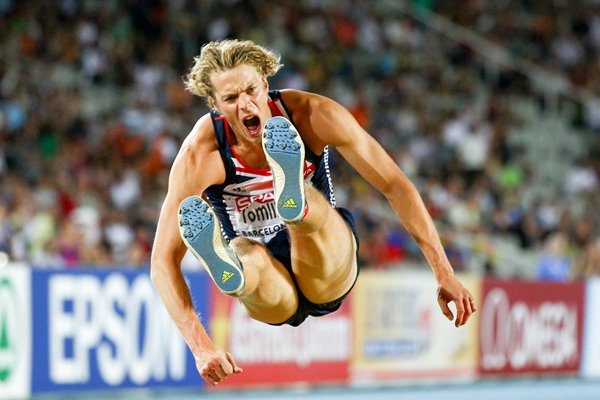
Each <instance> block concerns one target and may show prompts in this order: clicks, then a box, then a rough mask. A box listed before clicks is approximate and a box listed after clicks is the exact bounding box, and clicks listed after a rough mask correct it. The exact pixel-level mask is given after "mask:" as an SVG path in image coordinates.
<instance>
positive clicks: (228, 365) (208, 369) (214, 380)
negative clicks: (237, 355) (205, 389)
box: [195, 349, 242, 386]
mask: <svg viewBox="0 0 600 400" xmlns="http://www.w3.org/2000/svg"><path fill="white" fill-rule="evenodd" d="M195 359H196V368H197V369H198V372H199V373H200V376H201V377H202V378H203V379H204V380H205V381H206V382H208V383H209V384H210V385H213V386H216V385H217V384H218V383H219V382H222V381H223V380H225V378H227V377H228V376H229V375H231V374H239V373H240V372H242V369H241V368H240V367H238V366H237V364H236V363H235V361H234V359H233V356H232V355H231V353H229V352H224V351H223V350H220V349H217V350H215V351H204V352H202V353H200V355H199V356H196V357H195Z"/></svg>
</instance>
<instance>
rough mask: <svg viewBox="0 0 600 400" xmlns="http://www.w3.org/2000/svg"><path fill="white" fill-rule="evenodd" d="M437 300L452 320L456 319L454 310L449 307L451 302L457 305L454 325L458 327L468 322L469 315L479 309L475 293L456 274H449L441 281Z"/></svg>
mask: <svg viewBox="0 0 600 400" xmlns="http://www.w3.org/2000/svg"><path fill="white" fill-rule="evenodd" d="M437 301H438V304H439V306H440V308H441V309H442V313H443V314H444V315H445V316H446V318H448V319H449V320H450V321H452V319H454V315H453V314H452V311H451V310H450V308H449V307H448V304H449V303H450V302H454V304H455V305H456V320H455V321H454V326H456V327H457V328H458V327H459V326H462V325H464V324H466V323H467V321H468V320H469V317H470V316H471V315H472V314H473V313H474V312H475V311H477V306H476V305H475V300H474V299H473V295H472V294H471V293H470V292H469V291H468V290H467V289H465V287H464V286H463V285H462V284H461V283H460V282H459V281H458V279H456V277H455V276H454V275H449V276H447V277H445V278H443V279H441V280H440V282H439V287H438V290H437Z"/></svg>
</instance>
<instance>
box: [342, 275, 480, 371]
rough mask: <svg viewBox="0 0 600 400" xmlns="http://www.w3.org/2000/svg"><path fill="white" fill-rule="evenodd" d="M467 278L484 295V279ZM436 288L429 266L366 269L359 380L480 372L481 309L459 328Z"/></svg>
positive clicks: (358, 329)
mask: <svg viewBox="0 0 600 400" xmlns="http://www.w3.org/2000/svg"><path fill="white" fill-rule="evenodd" d="M461 280H462V281H463V283H464V284H465V285H466V286H467V287H468V288H469V289H470V290H471V292H472V293H473V295H474V296H475V298H476V299H479V296H478V295H479V287H480V281H479V280H478V279H476V278H473V277H467V276H462V277H461ZM436 289H437V285H436V282H435V279H434V278H433V275H432V274H431V273H430V272H429V271H394V272H392V271H368V270H367V271H363V272H361V276H360V279H359V280H358V282H357V284H356V288H355V289H354V293H353V294H354V297H353V308H354V323H355V334H354V360H353V361H354V362H353V378H354V379H355V380H356V381H359V382H360V381H364V382H370V381H380V380H398V379H408V380H411V381H414V380H415V379H443V378H447V379H457V378H462V379H473V378H474V376H475V374H476V367H477V325H478V321H477V318H478V315H477V314H475V315H474V316H473V317H472V319H471V320H470V321H469V323H468V324H467V325H466V326H463V327H461V328H460V329H456V328H455V327H454V324H453V323H452V322H450V321H448V320H447V319H446V318H445V317H444V316H443V315H442V313H441V311H440V308H439V306H438V304H437V296H436Z"/></svg>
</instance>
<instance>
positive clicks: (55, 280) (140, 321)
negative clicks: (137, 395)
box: [32, 269, 210, 393]
mask: <svg viewBox="0 0 600 400" xmlns="http://www.w3.org/2000/svg"><path fill="white" fill-rule="evenodd" d="M186 279H187V281H188V285H189V286H190V287H191V289H192V293H193V294H194V298H195V300H196V311H197V312H198V313H200V315H202V316H203V318H202V319H203V322H204V321H208V318H209V315H208V310H209V309H210V307H209V306H210V304H209V298H210V297H209V295H208V292H209V290H208V286H207V284H208V280H207V278H206V275H205V274H200V273H190V274H187V275H186ZM32 317H33V363H32V391H33V392H34V393H39V392H51V391H52V392H56V391H65V390H67V391H87V390H101V389H115V388H119V389H120V388H136V387H173V386H197V387H200V385H201V384H202V379H201V378H200V376H199V375H198V373H197V371H196V367H195V364H194V359H193V357H192V355H191V353H190V351H189V350H188V348H187V346H186V345H185V342H184V341H183V338H182V337H181V334H180V333H179V331H178V330H177V328H176V326H175V324H174V323H173V322H172V321H171V319H170V317H169V315H168V313H167V311H166V310H165V309H164V306H163V305H162V303H161V301H160V299H159V297H158V294H157V293H156V292H155V290H154V287H153V285H152V282H151V280H150V274H149V271H148V270H138V271H134V270H115V269H109V270H106V269H104V270H90V269H84V270H78V271H42V270H33V274H32Z"/></svg>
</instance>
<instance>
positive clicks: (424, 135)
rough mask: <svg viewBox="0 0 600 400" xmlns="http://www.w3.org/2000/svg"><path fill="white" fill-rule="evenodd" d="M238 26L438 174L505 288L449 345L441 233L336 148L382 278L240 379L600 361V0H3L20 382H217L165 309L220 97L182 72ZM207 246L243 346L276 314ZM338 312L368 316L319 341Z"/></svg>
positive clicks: (285, 73)
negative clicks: (167, 237) (393, 200)
mask: <svg viewBox="0 0 600 400" xmlns="http://www.w3.org/2000/svg"><path fill="white" fill-rule="evenodd" d="M224 38H240V39H252V40H254V41H256V42H257V43H260V44H262V45H264V46H266V47H268V48H271V49H273V50H275V51H276V52H278V53H280V54H281V56H282V61H283V63H284V64H285V66H284V68H283V69H282V70H281V71H280V72H279V73H278V74H277V75H276V76H275V77H273V78H272V79H271V80H270V85H271V88H297V89H302V90H307V91H312V92H316V93H320V94H323V95H326V96H329V97H331V98H333V99H335V100H337V101H338V102H340V103H341V104H343V105H344V106H346V107H347V108H348V109H349V110H350V111H351V112H352V114H353V115H354V116H355V118H356V119H357V120H358V121H359V123H360V124H361V125H362V126H363V127H364V128H365V129H367V130H368V131H369V132H370V133H371V134H372V135H373V136H374V137H375V138H376V139H377V140H378V141H379V142H380V143H381V144H382V145H383V146H384V148H385V149H386V150H387V151H388V152H389V153H390V155H392V157H393V158H394V159H395V160H396V161H397V163H398V165H400V167H401V168H402V170H403V171H404V172H405V173H406V174H407V175H408V176H409V177H410V179H411V180H412V181H413V182H414V183H415V185H416V186H417V188H418V190H419V192H420V193H421V195H422V196H423V198H424V200H425V202H426V204H427V207H428V208H429V211H430V213H431V214H432V216H433V217H434V218H435V221H436V224H437V225H438V228H439V229H440V233H441V235H442V239H443V242H444V246H445V249H446V251H447V254H448V256H449V257H450V259H451V261H452V264H453V266H454V268H455V270H456V271H458V272H459V273H461V276H463V277H464V279H465V282H468V285H467V286H469V288H470V289H472V291H474V292H475V293H477V296H478V298H479V300H478V301H479V304H480V305H481V309H480V312H479V316H478V317H477V318H476V319H475V320H474V321H472V322H471V323H470V327H467V328H465V329H462V330H459V331H456V330H453V331H452V332H451V333H448V335H452V336H451V338H452V340H453V342H456V343H458V344H456V345H455V346H454V345H453V346H449V347H453V348H445V349H442V348H441V347H443V346H442V344H441V343H440V341H443V340H444V335H445V334H446V333H444V332H446V331H445V330H444V329H447V328H439V329H438V324H442V325H439V326H446V325H448V322H444V321H441V322H440V321H439V320H438V315H437V314H439V311H438V310H436V309H435V307H436V305H435V296H434V295H433V293H434V291H435V286H434V285H433V284H434V282H431V281H432V278H431V273H430V272H428V268H429V267H428V266H427V264H426V262H425V260H424V258H423V256H422V255H421V253H420V251H419V249H418V247H417V246H416V244H415V242H414V241H413V240H412V239H411V238H410V236H409V235H407V233H406V231H405V230H404V229H403V228H402V226H401V225H400V224H399V223H398V222H397V219H396V217H395V215H394V213H393V211H392V210H391V208H390V207H389V206H388V204H387V203H386V202H385V199H384V198H383V197H382V196H381V195H379V194H378V193H377V192H376V191H375V190H374V189H373V188H372V187H370V186H369V185H368V184H366V183H365V181H364V180H363V179H362V178H360V177H359V176H358V175H357V174H356V173H355V171H354V170H352V168H351V167H349V166H348V165H347V164H346V163H345V161H344V160H343V159H341V158H340V157H339V156H337V154H336V153H335V152H334V153H333V160H332V164H333V165H332V166H333V168H332V172H333V183H334V188H335V193H336V198H337V202H338V205H340V206H343V207H347V208H349V209H350V210H351V211H352V213H353V214H354V215H355V217H356V218H357V222H358V231H359V236H360V241H361V247H360V263H361V265H362V268H363V271H364V273H361V274H362V275H361V279H359V282H360V284H359V285H358V287H357V290H356V293H355V294H353V298H352V302H351V304H350V305H348V306H347V307H346V310H345V311H343V312H342V313H341V314H340V316H339V317H335V316H332V318H331V319H329V320H327V319H325V320H326V322H323V323H318V322H317V321H315V322H314V324H312V325H310V324H309V328H306V329H304V328H303V329H304V330H300V331H301V332H305V333H302V334H298V333H297V332H296V331H294V330H287V329H282V330H281V332H283V333H277V332H275V331H271V330H269V331H268V332H269V333H268V335H272V342H269V343H263V347H268V346H269V345H272V343H274V342H276V341H277V340H280V341H283V342H282V343H295V344H296V345H297V344H298V343H301V347H300V349H301V350H298V351H300V352H302V351H306V352H307V353H306V354H304V355H300V356H298V355H296V356H293V355H291V356H290V357H291V358H290V360H291V361H290V360H288V361H289V363H291V364H294V365H295V366H294V367H293V368H296V369H293V368H292V369H291V370H290V371H292V372H289V373H286V374H284V373H282V372H281V371H286V370H285V369H281V365H279V364H278V361H277V357H274V358H273V359H269V358H268V356H267V355H264V354H263V355H256V354H254V355H248V357H249V358H248V360H249V361H247V364H249V365H254V364H252V363H253V362H254V363H255V364H256V368H257V371H262V372H263V374H260V373H257V374H254V375H253V374H252V373H248V374H247V375H248V376H249V377H248V378H244V379H245V380H244V381H240V382H237V383H236V382H233V383H232V384H231V388H232V390H234V389H235V390H247V388H253V387H255V386H261V387H262V386H266V387H268V386H275V387H289V385H296V384H300V383H301V384H304V385H308V386H318V385H323V384H325V385H331V384H336V385H342V387H352V385H355V384H360V383H364V384H366V385H371V386H377V385H381V384H386V385H389V384H401V383H403V382H404V383H406V382H408V381H410V382H412V383H414V382H422V381H423V382H424V381H427V382H431V381H434V382H446V381H448V380H449V379H450V380H454V379H456V378H460V379H459V380H460V381H461V382H462V381H464V382H467V383H474V382H480V381H481V380H485V379H488V378H490V377H494V378H499V377H500V378H503V377H504V376H505V375H506V377H513V378H514V377H523V376H528V377H531V376H533V377H546V376H552V377H557V376H563V375H566V376H568V377H571V378H572V377H574V376H575V377H580V376H584V377H600V366H599V364H600V349H599V348H598V347H599V346H598V345H597V344H596V341H597V337H598V335H599V334H600V321H597V319H598V318H597V317H594V313H593V312H591V311H586V310H592V309H595V307H596V306H600V300H599V299H598V298H599V297H600V294H599V293H600V285H599V284H598V281H597V278H594V277H595V276H598V275H600V228H599V226H600V225H599V222H600V213H599V212H598V210H599V208H600V190H599V187H600V182H599V179H600V1H598V0H575V1H567V0H551V1H550V0H543V1H542V0H496V1H493V2H489V1H477V0H467V1H438V0H413V1H408V0H406V1H392V0H375V1H366V0H335V1H333V0H323V1H318V0H298V1H294V2H282V1H276V0H255V1H249V0H246V1H243V0H220V1H211V0H196V1H192V0H172V1H162V0H129V1H127V0H123V1H116V0H106V1H96V0H80V1H79V0H38V1H33V0H26V1H23V0H21V1H18V0H0V182H1V184H0V253H1V254H2V257H1V258H2V260H1V261H2V264H6V265H8V268H3V269H0V298H2V299H3V302H2V304H3V305H2V306H0V389H3V386H4V390H0V398H20V397H25V398H26V397H27V396H30V395H31V393H33V394H34V395H35V394H37V393H42V394H43V393H54V392H62V391H69V392H72V393H77V392H80V393H85V392H87V391H89V390H108V389H118V388H140V387H142V388H148V387H153V388H159V389H160V388H163V387H167V386H169V387H170V386H173V387H189V386H194V385H196V386H198V382H197V378H196V377H195V376H194V374H195V372H194V370H193V363H192V364H190V360H189V354H187V355H186V354H185V352H186V350H185V348H184V347H181V346H179V347H177V346H175V345H173V346H175V347H177V349H182V348H183V350H177V351H175V350H173V348H175V347H173V348H171V350H173V351H175V353H176V354H180V356H181V360H183V361H181V362H182V363H183V364H181V365H182V367H181V368H182V369H181V370H178V369H177V367H176V366H175V365H176V364H177V363H176V362H175V361H173V359H172V358H169V357H172V356H171V355H172V354H174V353H173V351H171V352H170V353H169V355H166V353H165V356H164V357H166V358H165V360H167V361H165V364H164V369H161V370H159V369H160V368H159V369H157V368H158V367H156V358H153V357H155V356H152V354H151V353H152V351H151V349H158V348H160V347H161V346H162V347H165V346H169V344H168V343H167V341H165V342H161V341H160V340H161V338H156V339H153V338H154V336H157V335H154V336H153V335H152V334H150V333H148V332H151V331H152V329H153V328H154V327H159V326H160V327H163V326H164V325H165V324H170V322H169V320H168V317H166V318H165V315H164V310H162V308H161V305H160V303H159V302H158V301H156V299H155V296H154V294H153V293H151V291H152V288H151V284H150V283H149V281H148V272H149V258H150V252H151V248H152V242H153V237H154V231H155V228H156V222H157V219H158V213H159V210H160V207H161V204H162V201H163V199H164V196H165V193H166V190H167V178H168V172H169V169H170V166H171V163H172V161H173V159H174V157H175V155H176V153H177V151H178V148H179V146H180V144H181V142H182V140H183V139H184V138H185V136H186V135H187V134H188V133H189V131H190V130H191V128H192V127H193V125H194V123H195V122H196V120H197V119H198V118H199V117H200V116H202V115H203V114H204V113H206V112H207V111H208V109H207V108H206V105H205V102H204V100H203V99H200V98H196V97H193V96H191V95H190V94H189V93H186V92H185V90H184V87H183V84H182V78H183V76H184V75H185V74H186V72H187V70H188V68H189V67H190V66H191V63H192V62H193V57H194V56H195V55H197V54H198V53H199V51H200V48H201V46H202V45H203V44H204V43H206V42H208V41H211V40H219V39H224ZM11 267H12V268H11ZM183 268H184V270H185V271H186V273H187V274H189V277H190V278H189V280H190V286H191V287H192V289H193V292H195V293H197V295H196V296H195V299H196V300H197V301H198V303H199V305H198V307H199V308H202V307H205V308H206V310H205V311H204V312H205V313H204V314H203V315H204V318H205V320H204V321H205V323H206V324H207V325H208V326H210V328H211V330H212V334H213V335H216V336H217V337H218V338H220V339H219V340H220V341H221V345H223V346H225V347H227V348H230V349H233V348H237V347H236V346H242V347H243V344H244V343H243V342H244V337H243V335H241V334H240V335H241V336H240V337H239V338H237V339H236V336H235V332H237V330H239V329H241V328H237V327H236V326H244V327H246V328H247V327H248V326H251V327H254V328H255V329H256V332H257V333H256V340H258V339H259V338H260V337H264V335H265V333H264V332H263V331H262V330H261V329H263V328H258V327H256V326H255V325H253V324H252V322H250V321H249V320H246V319H244V318H245V317H244V316H243V315H241V314H240V313H239V312H238V311H239V310H238V309H237V308H236V307H237V306H236V305H235V304H233V303H231V302H229V301H228V300H226V299H225V300H223V299H222V298H221V297H222V296H218V295H216V294H215V293H212V292H211V289H210V285H209V284H208V283H207V282H206V280H205V276H204V274H203V272H202V271H201V267H200V266H199V264H198V263H197V262H196V261H195V259H194V258H193V257H186V258H185V260H184V263H183ZM363 277H364V279H363ZM395 277H398V279H395ZM193 282H197V285H198V286H197V287H194V286H193V284H192V283H193ZM382 282H385V285H382ZM432 285H433V286H432ZM198 287H199V288H203V290H199V289H198ZM137 288H141V289H137ZM145 296H146V297H145ZM490 296H491V297H490ZM99 298H104V299H106V298H108V300H105V301H104V300H103V301H99V300H98V299H99ZM488 298H489V299H490V300H489V303H488V302H487V299H488ZM415 299H418V300H417V301H415ZM136 301H138V302H137V303H136ZM432 302H433V303H432ZM200 303H201V304H200ZM128 304H138V305H139V307H137V308H136V307H134V306H131V307H129V308H128V306H127V305H128ZM488 305H489V308H487V307H488ZM159 309H160V312H159V311H157V310H159ZM488 309H489V310H490V311H489V312H487V311H486V310H488ZM373 310H375V311H373ZM390 312H392V313H394V314H401V316H397V317H396V318H392V317H389V315H387V314H389V313H390ZM596 313H597V312H596ZM159 314H160V317H156V318H154V317H153V316H154V315H159ZM573 315H574V316H576V317H573ZM569 316H571V317H569ZM23 321H26V322H23ZM152 324H158V325H152ZM319 324H321V325H319ZM327 324H329V325H327ZM444 324H445V325H444ZM319 326H323V327H327V329H329V328H331V327H332V326H333V327H334V328H335V327H337V328H335V329H339V334H340V335H341V336H339V337H342V338H345V339H343V340H341V343H342V347H343V345H344V344H345V345H346V347H343V348H342V349H340V351H339V352H338V353H335V352H333V353H331V354H330V357H331V358H325V359H324V360H319V359H318V357H316V356H315V354H317V353H320V352H322V351H323V350H322V349H320V348H315V347H314V346H313V345H309V344H307V343H308V342H307V341H308V339H309V338H312V337H315V338H316V337H318V336H319V332H321V335H322V330H320V329H322V328H320V327H319ZM151 328H152V329H151ZM254 328H248V329H250V330H252V329H254ZM127 329H130V330H131V337H132V338H133V339H131V340H130V341H127V340H125V339H123V340H122V341H121V342H119V340H120V339H119V335H118V334H117V332H119V331H120V332H121V333H122V332H124V331H127V332H129V331H128V330H127ZM157 329H159V330H160V329H163V331H161V332H167V331H168V332H171V330H172V328H168V329H167V328H157ZM164 329H166V331H165V330H164ZM311 329H312V330H311ZM432 331H435V332H437V333H433V332H432ZM457 332H458V333H457ZM173 335H174V336H168V335H167V337H169V338H172V340H173V341H176V342H177V343H180V342H181V341H180V338H178V337H177V334H176V333H174V334H173ZM261 335H262V336H261ZM302 335H305V336H302ZM269 337H271V336H269ZM339 337H338V339H339ZM423 337H425V339H423V340H417V339H418V338H421V339H422V338H423ZM594 337H595V338H596V339H595V340H594V339H593V338H594ZM236 340H237V341H236ZM286 340H289V341H290V342H286ZM561 341H562V342H561ZM565 341H566V342H568V346H564V345H562V344H561V343H563V342H565ZM238 342H239V343H238ZM336 343H337V344H339V343H340V341H339V340H338V341H336ZM152 345H155V346H157V347H152ZM246 346H252V345H251V344H248V343H247V344H246ZM302 346H307V347H302ZM311 346H313V347H311ZM569 346H570V347H569ZM128 347H133V348H136V350H135V351H133V350H131V351H130V350H126V348H128ZM242 347H240V350H238V351H243V350H242V349H241V348H242ZM256 347H260V346H256ZM296 348H298V347H296ZM145 349H147V351H146V350H145ZM274 349H275V350H274V351H275V352H277V347H274ZM40 352H41V353H44V354H42V355H40V354H39V353H40ZM156 352H158V353H161V354H162V353H163V351H162V350H160V351H159V350H156ZM178 352H179V353H178ZM232 352H233V351H232ZM130 353H131V354H130ZM334 353H335V354H334ZM146 355H147V357H146ZM234 355H235V353H234ZM36 357H41V358H39V359H38V358H36ZM253 357H254V358H253ZM282 357H283V356H282ZM315 357H316V358H315ZM519 357H521V358H520V359H519ZM242 359H243V357H242ZM36 360H39V362H36ZM102 360H104V361H102ZM107 360H108V361H107ZM169 360H170V361H169ZM257 360H258V361H257ZM269 360H270V361H269ZM273 360H275V361H273ZM271 361H272V363H271ZM279 361H281V360H279ZM103 362H108V364H102V363H103ZM286 362H287V361H286ZM503 362H504V363H503ZM111 363H112V364H111ZM119 363H120V364H119ZM144 363H150V364H151V365H154V367H152V366H147V365H146V364H144ZM265 363H266V364H269V363H271V364H269V365H270V368H272V369H268V368H267V367H266V364H265ZM315 363H316V364H315ZM519 363H520V364H519ZM291 364H290V365H291ZM103 365H104V366H103ZM286 365H287V364H286ZM332 365H335V366H336V367H337V368H341V370H342V371H343V373H342V374H339V373H338V374H333V375H331V374H330V373H328V372H327V371H328V368H330V367H331V366H332ZM82 366H84V369H83V370H82V369H81V368H82ZM115 366H119V368H120V370H121V371H122V376H121V377H120V378H119V376H115V375H114V374H113V375H111V376H112V378H110V377H109V378H107V376H109V375H110V373H109V372H107V371H110V370H112V371H113V372H114V368H116V367H115ZM309 367H310V368H309ZM86 368H87V373H83V372H81V371H84V370H85V369H86ZM144 368H146V369H148V371H150V372H148V374H149V375H148V378H147V379H146V380H144V379H143V378H140V377H137V378H136V372H135V371H136V370H137V371H139V370H140V369H142V370H143V369H144ZM117 369H118V368H117ZM249 369H250V370H252V367H250V368H249ZM309 369H310V370H313V375H314V376H313V375H310V374H308V375H303V374H304V373H306V371H307V370H309ZM267 370H268V371H271V372H269V373H268V374H266V373H265V371H267ZM77 371H79V372H77ZM152 371H154V372H152ZM165 371H166V372H165ZM173 371H175V372H173ZM178 371H179V372H178ZM182 371H183V372H182ZM277 371H279V373H278V372H277ZM106 374H109V375H106ZM282 374H284V375H286V377H287V379H284V378H285V377H283V376H279V375H282ZM117 375H118V374H117ZM142 375H143V374H142ZM23 379H24V380H23ZM15 382H17V383H15ZM201 390H204V389H201ZM3 392H4V393H5V394H3ZM3 396H5V397H3ZM530 398H532V397H530ZM582 398H584V397H582Z"/></svg>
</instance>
